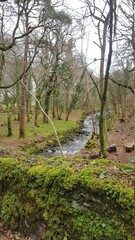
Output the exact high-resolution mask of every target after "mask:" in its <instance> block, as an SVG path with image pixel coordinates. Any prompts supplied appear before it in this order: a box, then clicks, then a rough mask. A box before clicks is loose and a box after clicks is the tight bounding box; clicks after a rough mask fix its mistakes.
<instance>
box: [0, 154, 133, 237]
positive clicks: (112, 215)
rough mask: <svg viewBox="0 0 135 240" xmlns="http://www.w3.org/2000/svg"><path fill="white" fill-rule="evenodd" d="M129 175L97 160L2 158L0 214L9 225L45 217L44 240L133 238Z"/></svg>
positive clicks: (129, 168)
mask: <svg viewBox="0 0 135 240" xmlns="http://www.w3.org/2000/svg"><path fill="white" fill-rule="evenodd" d="M114 167H115V168H114ZM113 168H114V169H115V170H117V171H115V172H113V171H112V172H111V173H110V169H113ZM133 175H134V172H133V168H132V166H131V165H126V166H124V165H121V164H116V163H114V162H113V161H107V160H101V159H100V160H93V161H89V160H87V159H85V160H83V159H73V160H69V159H66V160H65V159H64V160H63V159H62V158H61V157H55V158H52V159H41V158H40V159H38V158H34V159H33V160H32V161H31V162H30V160H28V161H26V162H22V163H19V161H16V160H14V159H2V158H1V159H0V209H1V214H0V217H1V218H2V219H3V221H4V222H5V224H6V225H7V226H8V227H10V228H12V229H15V228H19V227H22V225H23V223H25V222H26V223H27V225H29V229H34V228H35V227H36V224H35V223H36V222H38V221H40V222H44V223H45V224H46V226H47V232H46V231H45V232H44V239H46V240H51V239H52V240H54V239H56V240H63V239H67V240H68V239H70V240H133V239H134V232H133V231H134V211H133V210H134V207H135V204H134V191H133V187H132V184H131V185H130V186H129V185H127V182H126V181H124V180H126V179H127V177H128V179H129V178H130V179H129V180H130V181H131V180H132V178H131V177H132V176H133ZM25 227H26V226H25Z"/></svg>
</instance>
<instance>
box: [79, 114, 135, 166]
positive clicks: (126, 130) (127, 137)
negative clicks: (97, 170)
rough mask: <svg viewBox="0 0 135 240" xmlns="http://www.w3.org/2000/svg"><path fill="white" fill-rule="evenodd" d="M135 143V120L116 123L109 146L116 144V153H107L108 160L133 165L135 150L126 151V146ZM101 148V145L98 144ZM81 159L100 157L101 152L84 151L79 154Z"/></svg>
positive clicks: (109, 136)
mask: <svg viewBox="0 0 135 240" xmlns="http://www.w3.org/2000/svg"><path fill="white" fill-rule="evenodd" d="M133 142H135V119H134V118H132V119H130V120H129V121H125V122H121V123H120V122H119V123H116V124H115V126H114V127H113V128H112V129H111V131H110V132H109V133H108V146H110V145H113V144H115V145H116V149H117V151H116V152H112V153H109V152H107V157H106V158H107V159H109V160H113V161H116V162H119V163H123V164H127V163H132V162H133V161H134V159H135V150H134V151H132V152H126V151H125V144H127V143H133ZM97 145H98V146H99V143H97ZM77 155H79V156H80V157H83V158H84V157H86V158H87V157H88V158H92V156H93V157H94V156H95V157H96V156H98V155H99V150H98V151H96V152H90V151H89V150H82V151H80V153H79V154H77Z"/></svg>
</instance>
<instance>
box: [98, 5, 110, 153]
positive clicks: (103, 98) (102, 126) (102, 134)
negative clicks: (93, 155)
mask: <svg viewBox="0 0 135 240" xmlns="http://www.w3.org/2000/svg"><path fill="white" fill-rule="evenodd" d="M109 8H110V9H109V14H108V18H107V20H108V25H109V53H108V59H107V66H106V72H105V80H104V89H103V95H102V96H101V111H100V122H99V133H100V134H99V135H100V151H101V155H102V156H103V157H106V152H105V143H106V142H105V132H106V122H105V121H106V118H105V106H106V99H107V90H108V80H109V71H110V66H111V60H112V36H113V3H112V1H111V0H109Z"/></svg>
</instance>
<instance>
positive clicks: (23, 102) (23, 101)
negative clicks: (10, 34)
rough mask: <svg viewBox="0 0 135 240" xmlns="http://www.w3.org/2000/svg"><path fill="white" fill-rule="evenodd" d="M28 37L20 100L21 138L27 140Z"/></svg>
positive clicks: (26, 37) (26, 38) (26, 39)
mask: <svg viewBox="0 0 135 240" xmlns="http://www.w3.org/2000/svg"><path fill="white" fill-rule="evenodd" d="M25 26H26V32H28V15H27V14H26V25H25ZM28 39H29V37H28V35H26V36H25V46H24V59H23V70H24V75H23V78H22V83H23V84H22V86H21V100H20V104H21V106H20V127H19V138H25V114H26V88H25V86H26V84H27V74H26V73H25V71H26V68H27V55H28Z"/></svg>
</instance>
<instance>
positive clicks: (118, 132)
mask: <svg viewBox="0 0 135 240" xmlns="http://www.w3.org/2000/svg"><path fill="white" fill-rule="evenodd" d="M108 139H109V144H110V145H111V144H116V146H117V152H115V153H108V154H107V159H109V160H113V161H116V162H119V163H123V164H126V163H131V162H132V159H133V160H134V159H135V151H132V152H129V153H126V152H125V148H124V146H125V144H126V143H128V142H130V143H131V142H133V141H134V139H135V120H134V119H133V118H131V119H130V120H129V121H127V122H122V123H119V124H115V126H114V127H113V128H112V130H111V131H110V132H109V134H108ZM5 142H6V141H5ZM6 143H7V142H6ZM20 145H21V142H20V141H19V143H17V141H15V142H13V139H11V141H10V138H8V146H11V147H13V146H15V147H17V146H20ZM91 154H93V153H91V152H90V151H89V150H82V151H80V153H79V154H78V155H79V156H80V157H84V158H85V157H88V158H89V156H91ZM70 157H71V156H70ZM0 240H34V239H32V238H30V237H24V236H23V235H21V234H20V233H18V232H14V233H13V232H12V231H11V230H6V228H5V226H4V225H3V223H2V222H0Z"/></svg>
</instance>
